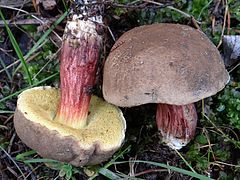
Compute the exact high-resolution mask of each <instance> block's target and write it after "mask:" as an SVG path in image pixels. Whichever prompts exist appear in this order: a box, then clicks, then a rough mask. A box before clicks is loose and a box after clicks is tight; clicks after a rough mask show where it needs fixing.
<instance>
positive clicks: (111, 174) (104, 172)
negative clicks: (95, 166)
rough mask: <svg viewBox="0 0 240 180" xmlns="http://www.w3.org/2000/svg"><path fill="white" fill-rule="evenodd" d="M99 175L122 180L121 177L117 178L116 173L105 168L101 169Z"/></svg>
mask: <svg viewBox="0 0 240 180" xmlns="http://www.w3.org/2000/svg"><path fill="white" fill-rule="evenodd" d="M98 172H99V174H102V175H103V176H105V177H107V178H109V179H113V180H114V179H120V177H119V176H117V175H116V174H115V173H114V172H112V171H110V170H108V169H105V168H100V169H99V171H98Z"/></svg>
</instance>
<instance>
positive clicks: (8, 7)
mask: <svg viewBox="0 0 240 180" xmlns="http://www.w3.org/2000/svg"><path fill="white" fill-rule="evenodd" d="M0 8H6V9H12V10H15V11H20V12H22V13H25V14H28V15H30V16H31V17H33V18H34V19H36V20H38V21H39V22H41V23H42V24H44V21H42V20H41V19H40V18H38V17H37V16H35V15H32V14H29V12H27V11H24V10H22V9H19V8H14V7H10V6H4V5H0ZM52 32H53V33H54V34H55V35H56V36H57V38H58V39H60V40H61V41H62V38H61V37H60V36H59V35H58V34H57V33H56V32H55V31H52Z"/></svg>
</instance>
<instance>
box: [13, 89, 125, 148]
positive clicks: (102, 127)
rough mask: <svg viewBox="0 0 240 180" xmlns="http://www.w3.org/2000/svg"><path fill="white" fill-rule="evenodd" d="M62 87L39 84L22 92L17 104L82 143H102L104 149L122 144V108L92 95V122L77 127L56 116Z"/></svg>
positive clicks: (36, 119)
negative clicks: (59, 88)
mask: <svg viewBox="0 0 240 180" xmlns="http://www.w3.org/2000/svg"><path fill="white" fill-rule="evenodd" d="M59 99H60V91H59V90H58V89H55V88H52V87H36V88H32V89H28V90H26V91H24V92H22V93H21V94H20V95H19V98H18V102H17V108H18V110H20V112H22V113H23V115H24V116H25V118H26V119H28V120H29V121H32V122H34V123H39V124H40V125H41V126H45V127H47V128H48V129H49V130H52V131H54V130H55V131H57V132H59V133H60V134H61V135H62V136H73V137H74V138H75V139H76V140H77V141H78V142H79V144H80V145H81V146H82V147H85V148H90V147H91V146H92V145H93V144H96V143H97V144H98V145H100V149H101V150H103V151H104V150H109V149H112V148H116V147H119V146H120V145H121V143H122V141H123V139H124V136H125V129H126V123H125V119H124V117H123V115H122V112H121V111H120V109H118V108H117V107H116V106H114V105H111V104H108V103H107V102H105V101H104V100H102V99H101V98H99V97H96V96H92V98H91V102H90V108H89V112H90V113H89V116H88V119H87V122H88V125H87V126H86V127H84V128H81V129H75V128H71V127H68V126H65V125H64V124H61V123H60V122H57V121H56V120H54V117H55V114H56V111H57V107H58V102H59Z"/></svg>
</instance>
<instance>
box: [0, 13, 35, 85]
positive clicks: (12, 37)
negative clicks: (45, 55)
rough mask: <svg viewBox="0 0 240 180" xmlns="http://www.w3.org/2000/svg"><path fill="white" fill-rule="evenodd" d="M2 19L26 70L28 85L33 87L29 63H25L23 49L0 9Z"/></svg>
mask: <svg viewBox="0 0 240 180" xmlns="http://www.w3.org/2000/svg"><path fill="white" fill-rule="evenodd" d="M0 17H1V18H2V19H3V22H4V26H5V28H6V30H7V33H8V36H9V38H10V41H11V43H12V45H13V48H14V50H15V52H16V54H17V56H18V58H19V59H20V61H21V64H22V66H23V70H24V72H25V74H26V75H27V80H28V84H29V85H32V84H33V81H32V77H31V74H30V72H29V70H28V66H27V63H26V61H25V59H24V57H23V54H22V51H21V49H20V47H19V45H18V43H17V41H16V39H15V38H14V36H13V33H12V31H11V30H10V28H9V27H8V25H7V22H6V20H5V18H4V16H3V14H2V11H1V9H0Z"/></svg>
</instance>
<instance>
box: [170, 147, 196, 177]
mask: <svg viewBox="0 0 240 180" xmlns="http://www.w3.org/2000/svg"><path fill="white" fill-rule="evenodd" d="M174 150H175V152H176V153H177V154H178V156H179V157H180V158H181V159H182V160H183V161H184V162H185V164H186V165H187V166H188V167H189V168H190V169H191V171H192V172H194V173H196V171H195V170H194V169H193V168H192V166H191V165H190V164H189V163H188V162H187V160H186V159H185V158H184V157H183V156H182V155H181V153H180V152H179V151H178V150H177V149H174Z"/></svg>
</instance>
